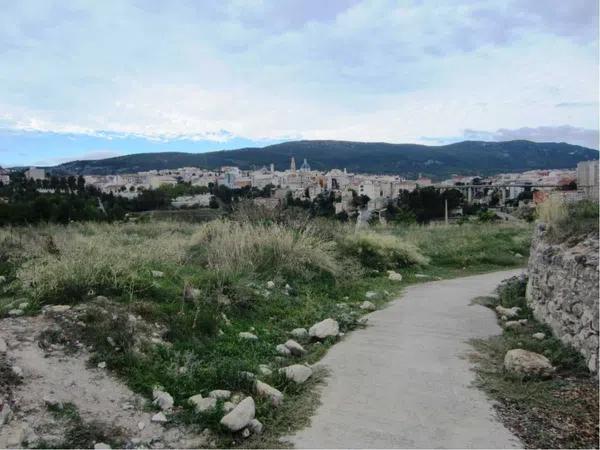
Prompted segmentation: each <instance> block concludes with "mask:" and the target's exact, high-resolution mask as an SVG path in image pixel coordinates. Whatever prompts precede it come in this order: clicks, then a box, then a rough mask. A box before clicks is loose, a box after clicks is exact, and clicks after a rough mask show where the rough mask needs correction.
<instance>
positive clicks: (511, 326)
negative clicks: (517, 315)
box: [504, 320, 522, 330]
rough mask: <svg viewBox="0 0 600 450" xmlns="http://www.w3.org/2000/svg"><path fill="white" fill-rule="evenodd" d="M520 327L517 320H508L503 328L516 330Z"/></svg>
mask: <svg viewBox="0 0 600 450" xmlns="http://www.w3.org/2000/svg"><path fill="white" fill-rule="evenodd" d="M521 327H522V325H521V323H520V322H519V321H518V320H509V321H507V322H504V328H509V329H514V330H518V329H519V328H521Z"/></svg>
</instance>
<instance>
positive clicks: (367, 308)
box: [359, 300, 377, 311]
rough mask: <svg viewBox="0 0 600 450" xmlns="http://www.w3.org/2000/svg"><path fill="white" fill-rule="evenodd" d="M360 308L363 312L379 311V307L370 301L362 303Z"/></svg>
mask: <svg viewBox="0 0 600 450" xmlns="http://www.w3.org/2000/svg"><path fill="white" fill-rule="evenodd" d="M359 308H360V309H362V310H364V311H375V310H376V309H377V306H375V305H374V304H373V303H371V302H370V301H368V300H365V301H364V302H362V303H361V305H360V306H359Z"/></svg>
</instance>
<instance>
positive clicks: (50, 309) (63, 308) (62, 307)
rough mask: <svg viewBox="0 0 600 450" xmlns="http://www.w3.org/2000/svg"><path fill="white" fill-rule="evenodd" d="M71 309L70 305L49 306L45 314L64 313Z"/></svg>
mask: <svg viewBox="0 0 600 450" xmlns="http://www.w3.org/2000/svg"><path fill="white" fill-rule="evenodd" d="M70 309H71V305H50V306H48V307H47V308H46V311H47V312H50V313H56V314H60V313H64V312H67V311H68V310H70Z"/></svg>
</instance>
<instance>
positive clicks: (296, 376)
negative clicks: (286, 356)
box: [279, 364, 312, 384]
mask: <svg viewBox="0 0 600 450" xmlns="http://www.w3.org/2000/svg"><path fill="white" fill-rule="evenodd" d="M279 373H283V374H284V375H285V377H286V378H287V379H288V380H291V381H293V382H294V383H297V384H302V383H304V382H305V381H306V380H308V379H309V378H310V377H311V375H312V369H311V368H310V367H307V366H303V365H301V364H293V365H291V366H287V367H284V368H282V369H279Z"/></svg>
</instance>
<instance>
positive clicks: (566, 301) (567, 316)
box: [527, 224, 598, 372]
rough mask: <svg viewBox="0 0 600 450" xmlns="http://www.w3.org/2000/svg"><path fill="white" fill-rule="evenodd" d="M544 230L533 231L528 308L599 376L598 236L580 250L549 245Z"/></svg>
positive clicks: (576, 246) (542, 227)
mask: <svg viewBox="0 0 600 450" xmlns="http://www.w3.org/2000/svg"><path fill="white" fill-rule="evenodd" d="M545 237H546V227H545V225H544V224H539V225H538V226H537V228H536V230H535V233H534V237H533V242H532V244H531V256H530V257H529V283H528V285H527V303H528V304H529V307H530V308H531V309H532V310H533V314H534V316H535V318H536V319H538V320H539V321H541V322H544V323H546V324H548V325H549V326H550V327H551V328H552V331H553V332H554V334H555V335H556V336H557V337H558V338H559V339H560V340H561V341H562V342H564V343H565V344H567V345H571V346H572V347H573V348H575V349H576V350H578V351H579V352H581V354H582V355H583V356H584V357H585V359H586V362H587V366H588V368H589V369H590V370H591V371H593V372H597V371H598V236H593V235H590V236H587V237H586V238H584V239H582V240H580V241H579V242H578V243H576V244H574V245H573V244H572V243H571V244H570V243H562V244H553V243H550V242H548V240H547V239H546V238H545Z"/></svg>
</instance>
